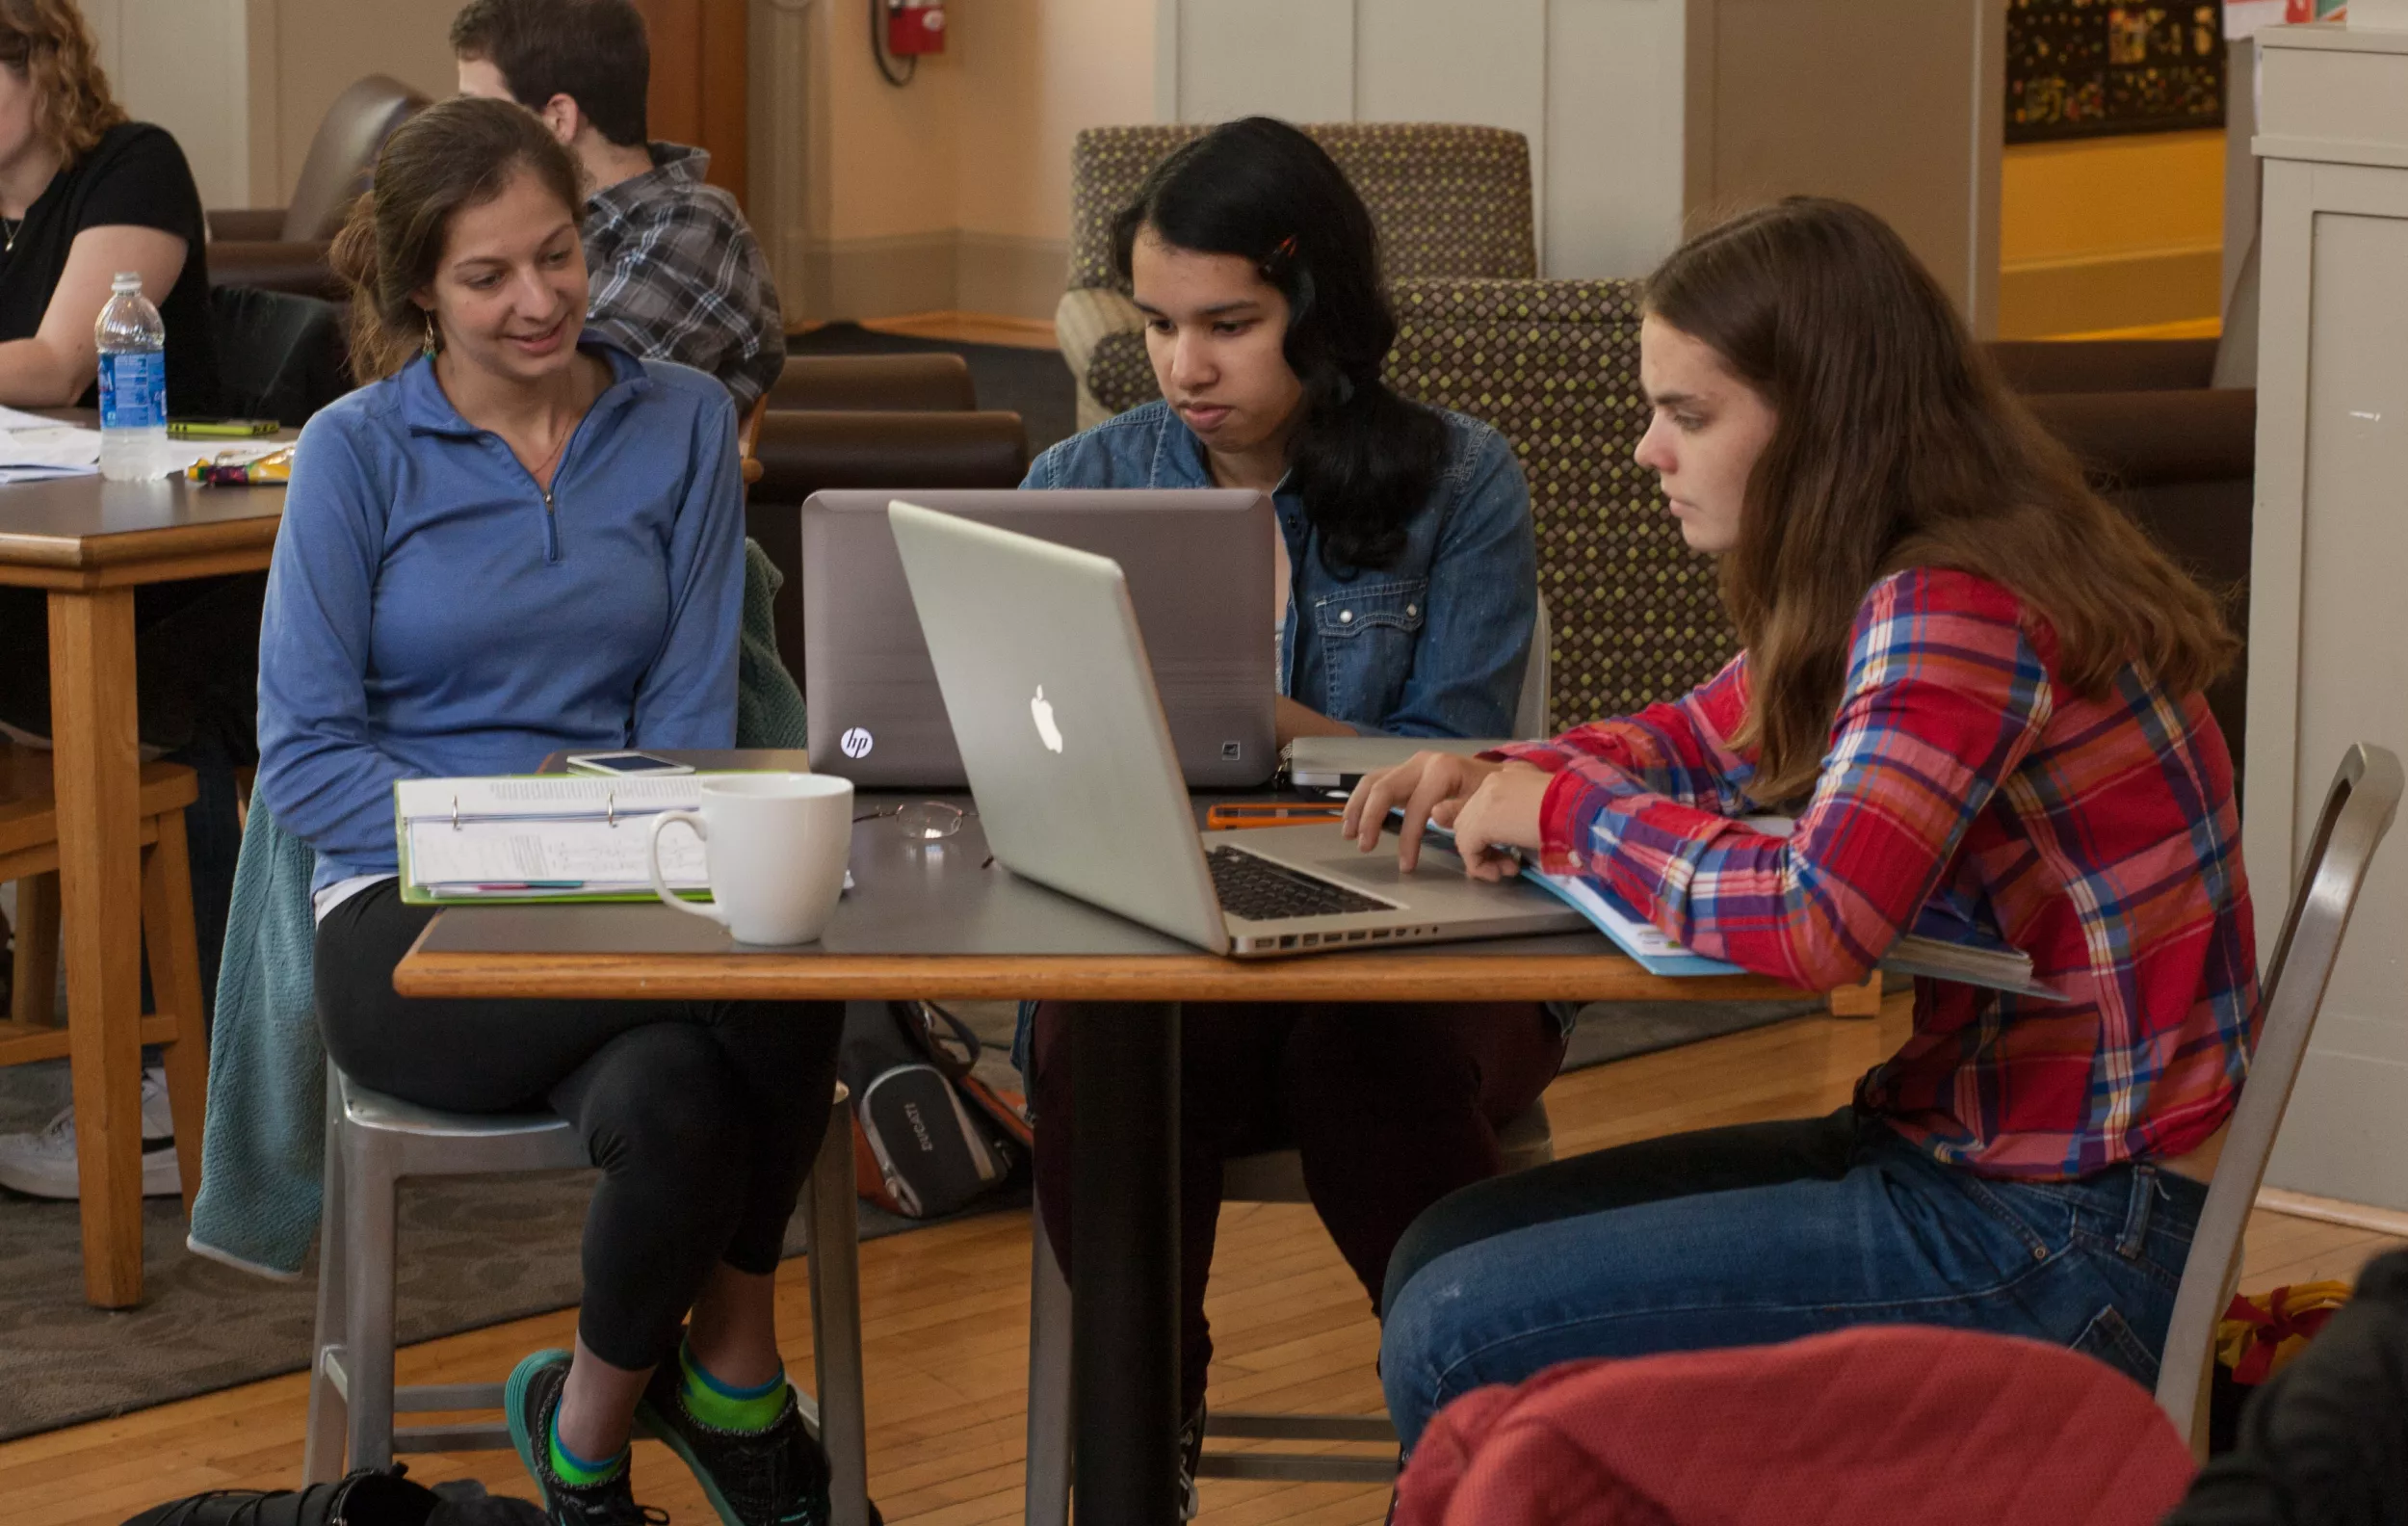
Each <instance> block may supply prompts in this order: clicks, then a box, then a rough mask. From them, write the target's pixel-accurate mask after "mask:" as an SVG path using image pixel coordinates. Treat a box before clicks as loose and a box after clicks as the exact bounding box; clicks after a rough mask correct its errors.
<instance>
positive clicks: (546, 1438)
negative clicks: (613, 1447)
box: [502, 1351, 668, 1526]
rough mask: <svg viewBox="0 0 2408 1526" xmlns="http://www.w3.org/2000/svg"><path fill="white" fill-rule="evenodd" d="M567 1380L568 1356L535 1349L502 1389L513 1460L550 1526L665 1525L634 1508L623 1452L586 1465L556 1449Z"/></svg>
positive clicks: (649, 1512) (664, 1518) (660, 1518)
mask: <svg viewBox="0 0 2408 1526" xmlns="http://www.w3.org/2000/svg"><path fill="white" fill-rule="evenodd" d="M567 1382H568V1353H566V1352H564V1351H539V1352H537V1353H536V1354H535V1355H532V1356H529V1357H528V1358H527V1359H526V1360H524V1361H522V1362H520V1363H519V1364H518V1365H517V1366H516V1367H514V1368H512V1369H511V1370H510V1382H509V1384H508V1385H507V1386H506V1387H504V1389H503V1390H502V1410H503V1415H504V1418H506V1419H507V1420H508V1421H509V1422H510V1442H511V1444H512V1445H514V1446H515V1447H517V1448H518V1460H519V1461H521V1462H523V1463H525V1464H526V1468H527V1476H528V1477H529V1478H531V1479H533V1480H535V1483H536V1489H537V1492H538V1493H539V1494H540V1495H541V1496H542V1499H543V1513H544V1519H546V1520H548V1521H550V1522H551V1523H552V1526H666V1523H667V1520H668V1516H667V1515H666V1514H664V1513H661V1512H660V1511H656V1510H649V1509H647V1508H645V1507H643V1506H641V1505H638V1504H637V1503H636V1500H635V1495H634V1494H633V1492H631V1490H630V1488H629V1486H628V1481H627V1454H626V1453H625V1452H621V1453H620V1454H619V1455H618V1456H616V1457H615V1458H612V1459H609V1460H606V1461H602V1462H589V1461H587V1460H585V1459H583V1458H580V1457H578V1456H577V1455H576V1454H575V1453H573V1452H570V1451H569V1450H568V1449H567V1448H565V1447H563V1446H562V1445H561V1441H560V1436H559V1434H558V1433H557V1431H556V1429H555V1422H556V1421H557V1419H558V1418H559V1415H560V1412H561V1390H562V1389H563V1387H564V1386H566V1385H567Z"/></svg>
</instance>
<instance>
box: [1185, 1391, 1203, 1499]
mask: <svg viewBox="0 0 2408 1526" xmlns="http://www.w3.org/2000/svg"><path fill="white" fill-rule="evenodd" d="M1203 1459H1204V1407H1203V1406H1202V1405H1201V1404H1198V1405H1197V1406H1196V1407H1195V1413H1193V1414H1191V1415H1190V1416H1188V1423H1187V1424H1186V1425H1183V1426H1181V1427H1180V1428H1179V1518H1180V1519H1181V1520H1183V1521H1191V1520H1193V1519H1195V1513H1196V1512H1197V1511H1200V1510H1202V1509H1203V1508H1204V1503H1203V1501H1202V1500H1201V1499H1199V1498H1198V1497H1197V1495H1196V1492H1195V1465H1196V1463H1198V1462H1200V1461H1202V1460H1203Z"/></svg>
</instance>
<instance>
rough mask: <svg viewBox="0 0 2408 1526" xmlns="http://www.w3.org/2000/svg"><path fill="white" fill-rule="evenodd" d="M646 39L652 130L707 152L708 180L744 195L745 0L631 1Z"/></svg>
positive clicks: (647, 105)
mask: <svg viewBox="0 0 2408 1526" xmlns="http://www.w3.org/2000/svg"><path fill="white" fill-rule="evenodd" d="M636 9H637V10H638V11H641V12H642V13H643V22H644V27H645V30H646V31H647V32H648V33H649V34H650V35H651V39H652V88H651V90H650V92H648V93H647V94H646V95H645V97H644V106H645V110H646V114H647V115H648V116H649V117H650V118H651V128H652V136H653V137H654V138H656V139H667V140H668V141H669V142H671V143H681V144H692V145H694V146H695V147H697V148H707V149H709V150H710V152H711V172H710V177H709V178H710V181H711V183H712V184H713V185H715V186H723V187H725V188H726V189H727V190H728V191H729V192H731V193H733V194H734V196H735V197H736V199H737V200H738V201H742V200H744V198H745V171H746V154H745V26H746V20H745V0H636Z"/></svg>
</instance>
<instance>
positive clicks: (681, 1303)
mask: <svg viewBox="0 0 2408 1526" xmlns="http://www.w3.org/2000/svg"><path fill="white" fill-rule="evenodd" d="M433 915H434V908H432V907H413V906H406V905H404V904H403V902H402V897H401V889H400V886H399V885H398V884H397V883H396V882H395V881H385V882H383V883H382V884H378V885H373V886H371V887H369V888H368V889H366V890H363V891H360V892H359V893H358V894H356V895H353V897H351V898H350V899H349V900H347V901H345V902H343V903H342V904H341V905H340V906H337V907H336V908H334V909H333V910H331V911H329V912H327V916H326V920H325V921H323V922H321V923H320V924H319V925H318V943H317V993H318V1026H319V1028H320V1030H321V1031H322V1032H323V1033H324V1034H325V1035H326V1045H327V1053H328V1054H330V1055H332V1056H333V1057H334V1063H335V1064H336V1065H339V1066H342V1067H343V1070H344V1073H345V1074H347V1075H349V1076H351V1077H352V1078H353V1080H356V1081H358V1082H360V1083H362V1084H363V1085H366V1086H370V1087H373V1088H375V1089H376V1090H378V1091H380V1092H391V1093H392V1094H393V1095H395V1096H398V1097H402V1098H404V1099H406V1100H407V1101H411V1102H416V1103H418V1104H420V1105H421V1106H425V1107H434V1108H444V1109H447V1110H451V1111H456V1112H461V1113H499V1112H509V1111H513V1110H522V1109H529V1108H534V1107H538V1106H544V1107H550V1108H551V1109H553V1110H554V1111H555V1112H558V1113H559V1114H560V1115H561V1116H562V1117H563V1118H567V1119H568V1120H569V1121H570V1122H571V1123H573V1124H575V1125H576V1127H577V1130H578V1132H579V1133H580V1134H582V1135H583V1136H584V1137H585V1141H586V1148H587V1150H588V1151H589V1153H590V1154H591V1156H592V1159H593V1163H594V1165H596V1166H598V1167H600V1168H601V1169H602V1180H601V1182H600V1183H599V1184H598V1185H597V1186H596V1187H595V1188H594V1191H593V1204H592V1206H591V1207H590V1208H589V1210H588V1211H587V1214H586V1235H585V1250H584V1268H585V1299H584V1303H583V1306H582V1307H581V1308H580V1310H579V1312H578V1316H577V1333H578V1334H579V1335H580V1336H582V1337H583V1338H584V1340H585V1343H586V1345H587V1346H588V1347H589V1348H590V1349H591V1350H592V1352H593V1354H594V1355H597V1356H600V1357H601V1358H602V1359H603V1360H604V1361H607V1362H609V1363H611V1364H612V1365H613V1366H615V1367H626V1368H635V1369H641V1368H646V1367H651V1366H655V1365H657V1364H659V1363H660V1362H662V1361H663V1360H666V1359H667V1357H668V1355H670V1354H671V1353H672V1352H673V1351H675V1349H676V1345H677V1336H678V1329H679V1326H680V1324H681V1322H682V1321H683V1320H684V1319H685V1316H686V1311H687V1310H688V1309H689V1308H691V1307H693V1305H694V1299H695V1297H696V1296H697V1295H698V1294H699V1293H700V1292H701V1290H702V1284H703V1281H704V1279H705V1278H706V1277H708V1276H710V1274H711V1272H712V1269H713V1268H714V1267H716V1266H717V1265H718V1264H719V1263H720V1262H721V1261H724V1262H726V1263H727V1264H728V1265H729V1266H732V1267H734V1268H735V1269H736V1270H738V1271H740V1272H749V1273H754V1274H766V1273H769V1272H772V1271H774V1270H776V1267H777V1261H778V1256H779V1253H780V1252H781V1251H782V1250H784V1248H785V1239H786V1221H787V1220H788V1219H789V1218H791V1217H792V1216H793V1214H794V1210H795V1199H796V1198H797V1197H798V1196H799V1195H800V1193H801V1190H802V1184H803V1180H804V1178H805V1177H807V1176H808V1175H809V1174H810V1171H811V1161H812V1158H813V1157H814V1156H815V1155H816V1154H817V1153H818V1150H819V1146H820V1139H821V1136H822V1135H824V1133H825V1132H826V1130H827V1119H828V1111H829V1105H830V1100H831V1098H832V1096H833V1094H834V1089H835V1084H836V1044H837V1039H838V1038H839V1036H840V1034H841V1032H842V1029H843V1023H844V1007H843V1004H842V1003H839V1002H672V1001H597V1002H573V1001H474V1000H470V1001H435V1000H423V999H414V998H410V997H405V996H397V995H395V994H394V992H393V966H394V965H396V964H398V963H400V962H401V959H402V956H403V954H405V953H406V952H407V951H408V948H409V946H410V943H411V942H412V940H414V939H415V938H416V937H417V936H418V934H419V932H420V931H421V930H422V929H424V928H425V927H426V925H427V923H428V921H429V920H430V919H432V917H433Z"/></svg>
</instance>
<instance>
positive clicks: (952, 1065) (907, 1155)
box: [836, 1001, 1030, 1219]
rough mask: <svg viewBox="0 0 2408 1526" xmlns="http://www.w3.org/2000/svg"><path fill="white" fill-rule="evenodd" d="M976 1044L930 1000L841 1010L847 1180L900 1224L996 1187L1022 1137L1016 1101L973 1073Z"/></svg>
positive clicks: (839, 1069) (858, 1004) (938, 1213)
mask: <svg viewBox="0 0 2408 1526" xmlns="http://www.w3.org/2000/svg"><path fill="white" fill-rule="evenodd" d="M978 1058H979V1039H978V1035H976V1034H975V1033H972V1032H971V1031H970V1027H969V1025H968V1024H966V1023H964V1022H963V1021H961V1019H960V1018H958V1017H955V1015H954V1014H953V1013H949V1012H947V1011H945V1009H943V1008H942V1007H939V1006H936V1005H935V1004H934V1003H932V1002H875V1001H852V1002H847V1003H845V1037H844V1042H843V1045H842V1047H841V1048H840V1049H839V1050H838V1053H837V1065H836V1073H837V1075H838V1076H839V1077H841V1078H842V1079H843V1081H844V1083H845V1086H846V1087H847V1089H849V1090H850V1091H851V1092H852V1130H853V1133H852V1143H853V1181H854V1187H855V1190H856V1191H858V1192H859V1194H860V1195H861V1197H864V1198H866V1199H867V1200H869V1201H870V1202H872V1203H874V1204H876V1205H877V1206H878V1207H880V1208H883V1209H885V1210H886V1211H887V1212H888V1213H891V1214H900V1215H902V1216H903V1218H906V1219H936V1218H941V1217H943V1216H944V1215H946V1214H949V1213H953V1212H955V1211H956V1210H958V1209H961V1208H964V1207H967V1206H968V1205H969V1204H970V1203H971V1202H972V1201H974V1200H975V1199H977V1198H979V1197H982V1196H984V1195H985V1194H987V1193H989V1192H992V1191H994V1190H995V1189H996V1188H998V1187H1001V1186H1002V1185H1003V1184H1004V1183H1005V1181H1006V1180H1007V1179H1008V1178H1009V1176H1010V1175H1011V1171H1012V1168H1013V1166H1014V1165H1015V1164H1017V1162H1018V1160H1019V1157H1020V1155H1021V1153H1022V1152H1023V1150H1024V1149H1025V1148H1026V1146H1027V1144H1028V1141H1029V1137H1030V1136H1029V1135H1028V1133H1027V1132H1026V1130H1027V1127H1028V1125H1027V1122H1026V1119H1025V1117H1024V1116H1023V1115H1022V1114H1021V1113H1020V1111H1019V1110H1018V1108H1017V1106H1016V1099H1013V1098H1008V1097H1005V1096H1002V1095H1000V1094H999V1093H997V1092H993V1091H992V1090H990V1089H989V1088H987V1087H986V1086H985V1085H984V1084H983V1083H982V1082H981V1081H980V1080H979V1079H978V1078H977V1077H976V1076H975V1075H973V1074H972V1073H971V1071H972V1067H973V1066H976V1065H977V1064H978Z"/></svg>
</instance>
